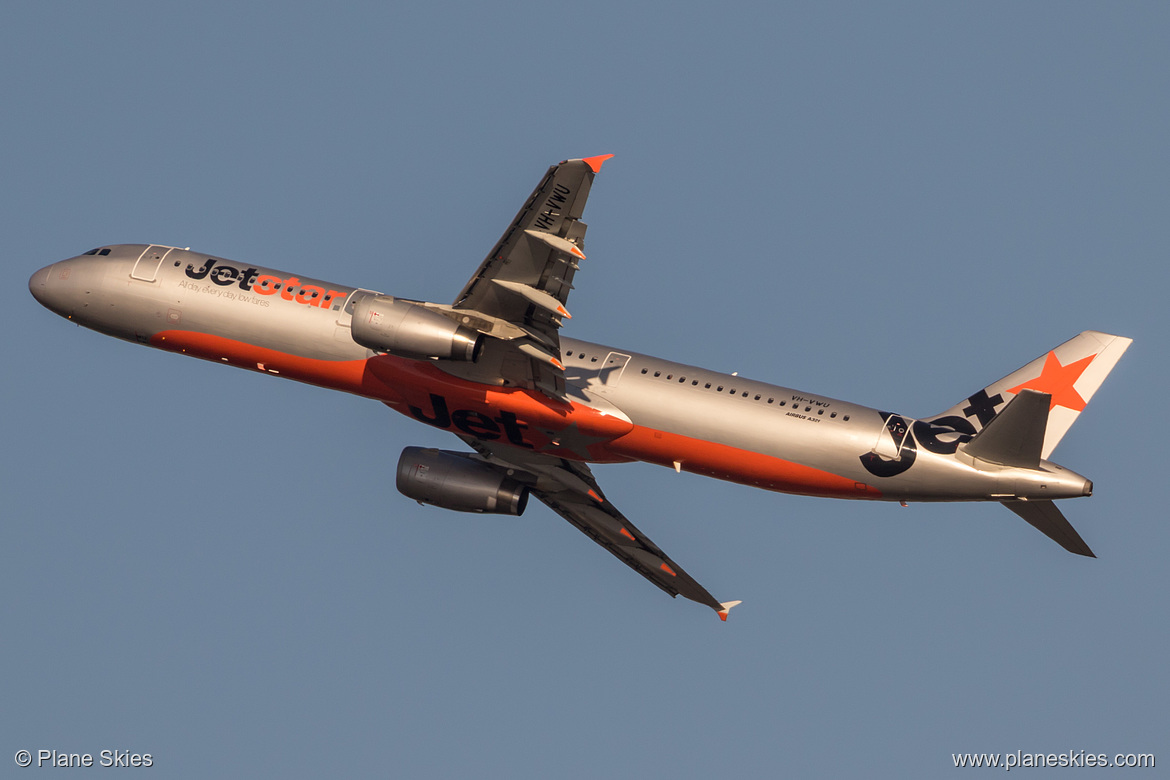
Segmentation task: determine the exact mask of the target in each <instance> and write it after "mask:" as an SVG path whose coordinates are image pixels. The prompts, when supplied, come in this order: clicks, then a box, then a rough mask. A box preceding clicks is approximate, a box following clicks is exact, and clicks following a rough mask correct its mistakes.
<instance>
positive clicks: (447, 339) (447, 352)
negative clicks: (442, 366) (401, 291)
mask: <svg viewBox="0 0 1170 780" xmlns="http://www.w3.org/2000/svg"><path fill="white" fill-rule="evenodd" d="M350 333H351V334H352V335H353V340H354V341H356V342H357V343H358V344H361V345H362V346H363V347H368V348H370V349H373V350H377V351H378V352H389V353H390V354H392V355H398V356H400V357H408V358H440V359H443V360H464V361H474V360H475V359H476V358H477V357H479V352H480V350H481V349H482V348H483V334H482V333H479V332H478V331H476V330H473V329H471V328H468V327H466V326H463V325H460V324H459V323H457V322H453V321H451V320H450V319H448V318H446V317H444V316H443V315H442V314H439V313H438V312H436V311H432V310H430V309H428V308H426V307H425V306H420V305H418V304H416V303H410V302H408V301H403V300H398V299H396V298H392V297H390V296H389V295H362V296H359V297H358V298H357V299H356V300H355V301H354V306H353V320H352V321H351V322H350Z"/></svg>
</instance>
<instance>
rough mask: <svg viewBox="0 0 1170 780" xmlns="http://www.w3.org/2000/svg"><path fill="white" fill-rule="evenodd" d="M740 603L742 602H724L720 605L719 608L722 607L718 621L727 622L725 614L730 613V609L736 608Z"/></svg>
mask: <svg viewBox="0 0 1170 780" xmlns="http://www.w3.org/2000/svg"><path fill="white" fill-rule="evenodd" d="M742 603H743V602H742V601H725V602H723V603H722V604H720V605H719V606H721V607H723V609H721V610H719V619H720V620H722V621H724V622H727V613H728V612H731V609H732V607H738V606H739V605H740V604H742Z"/></svg>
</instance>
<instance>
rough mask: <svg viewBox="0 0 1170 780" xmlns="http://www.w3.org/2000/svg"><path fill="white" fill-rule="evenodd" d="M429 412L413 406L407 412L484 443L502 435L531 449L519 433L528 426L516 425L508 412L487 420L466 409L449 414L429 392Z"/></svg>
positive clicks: (441, 399)
mask: <svg viewBox="0 0 1170 780" xmlns="http://www.w3.org/2000/svg"><path fill="white" fill-rule="evenodd" d="M431 410H432V411H431V412H430V413H429V414H428V413H427V412H425V411H423V410H422V409H420V408H419V407H417V406H412V407H410V413H411V414H412V415H414V417H415V419H416V420H420V421H422V422H425V423H426V424H427V425H433V426H435V427H436V428H445V429H446V428H450V427H451V426H452V425H454V426H455V428H456V430H459V431H462V432H463V433H466V434H467V435H468V436H474V437H475V438H477V439H483V440H484V441H495V440H497V439H499V438H500V435H501V433H502V434H503V436H505V437H506V438H507V439H508V441H509V442H510V443H511V444H514V445H516V446H517V447H527V448H528V449H530V450H531V449H533V446H532V445H531V444H529V443H528V442H526V441H524V434H523V433H522V431H524V430H526V429H527V428H528V426H527V425H525V424H524V423H522V422H520V421H519V419H517V417H516V415H514V414H513V413H512V412H505V411H501V412H500V413H499V415H497V416H496V417H488V416H487V415H486V414H484V413H482V412H476V411H472V410H470V409H456V410H455V411H451V410H450V409H449V408H448V406H447V399H446V398H444V397H443V396H441V395H436V394H435V393H431Z"/></svg>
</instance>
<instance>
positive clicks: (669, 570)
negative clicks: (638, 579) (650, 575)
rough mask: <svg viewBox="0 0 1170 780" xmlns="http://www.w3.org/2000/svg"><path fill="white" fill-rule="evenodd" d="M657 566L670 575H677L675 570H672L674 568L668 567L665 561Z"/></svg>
mask: <svg viewBox="0 0 1170 780" xmlns="http://www.w3.org/2000/svg"><path fill="white" fill-rule="evenodd" d="M658 568H660V569H662V570H663V571H664V572H666V573H667V574H669V575H670V576H671V577H677V576H678V575H677V574H675V571H674V569H672V568H670V567H669V566H667V565H666V564H665V563H664V564H662V565H661V566H659V567H658Z"/></svg>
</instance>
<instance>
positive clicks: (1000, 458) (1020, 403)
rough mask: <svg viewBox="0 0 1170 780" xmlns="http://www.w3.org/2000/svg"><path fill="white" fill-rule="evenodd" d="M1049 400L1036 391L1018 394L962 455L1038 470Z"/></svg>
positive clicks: (968, 444) (967, 445)
mask: <svg viewBox="0 0 1170 780" xmlns="http://www.w3.org/2000/svg"><path fill="white" fill-rule="evenodd" d="M1051 402H1052V396H1051V395H1049V394H1048V393H1041V392H1039V391H1037V390H1021V391H1020V392H1019V394H1018V395H1017V396H1016V397H1015V398H1013V399H1012V400H1011V401H1009V402H1008V405H1007V406H1005V407H1004V408H1003V411H1002V412H1000V413H999V414H997V415H996V416H995V417H994V418H993V419H992V420H991V422H989V423H987V425H986V426H984V428H983V430H981V431H980V432H979V433H977V434H975V438H973V439H972V440H971V441H969V442H967V444H966V446H965V447H964V448H963V451H964V452H966V453H967V454H968V455H970V456H971V457H973V458H979V459H980V460H986V461H989V462H991V463H999V464H1002V465H1004V466H1018V467H1019V468H1023V469H1034V468H1038V467H1039V466H1040V453H1041V451H1043V449H1044V431H1045V429H1046V428H1047V427H1048V407H1049V405H1050V404H1051Z"/></svg>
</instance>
